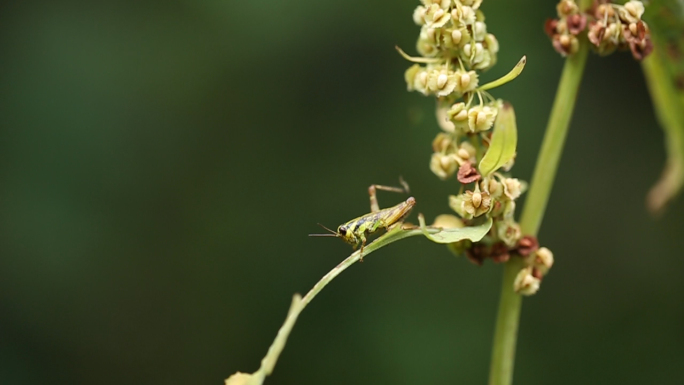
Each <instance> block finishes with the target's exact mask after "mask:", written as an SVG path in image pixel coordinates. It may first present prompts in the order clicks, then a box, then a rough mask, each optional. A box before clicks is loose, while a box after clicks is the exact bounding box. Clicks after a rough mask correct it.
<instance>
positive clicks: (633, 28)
mask: <svg viewBox="0 0 684 385" xmlns="http://www.w3.org/2000/svg"><path fill="white" fill-rule="evenodd" d="M629 32H630V33H631V34H632V35H634V36H636V35H637V32H638V29H637V25H636V23H629Z"/></svg>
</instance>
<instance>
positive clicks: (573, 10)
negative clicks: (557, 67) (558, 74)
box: [544, 0, 653, 60]
mask: <svg viewBox="0 0 684 385" xmlns="http://www.w3.org/2000/svg"><path fill="white" fill-rule="evenodd" d="M556 9H557V11H558V19H549V20H547V21H546V25H545V28H544V29H545V31H546V33H547V34H548V35H549V36H550V37H551V41H552V42H553V47H554V48H555V49H556V51H558V52H559V53H560V54H561V55H563V56H567V55H572V54H573V53H575V52H577V49H578V48H579V42H578V40H577V39H578V37H577V36H578V35H579V34H580V32H582V31H583V30H584V29H585V28H586V29H587V38H588V39H589V41H590V42H591V44H592V47H593V48H594V50H595V51H596V52H598V53H599V54H600V55H608V54H611V53H613V52H615V50H623V51H626V50H630V51H631V52H632V56H634V58H635V59H636V60H642V59H644V58H645V57H646V56H648V54H650V53H651V51H653V43H652V42H651V37H650V32H649V29H648V25H647V24H646V23H645V22H644V21H642V20H641V16H642V15H643V14H644V4H643V3H642V2H641V1H636V0H632V1H628V2H627V3H625V4H624V5H619V4H612V3H611V2H610V1H608V0H603V1H599V2H596V3H594V6H593V7H592V8H591V9H590V10H589V11H588V12H587V13H586V14H583V13H581V12H580V10H579V8H578V7H577V4H576V3H575V1H574V0H561V2H560V3H558V5H557V7H556Z"/></svg>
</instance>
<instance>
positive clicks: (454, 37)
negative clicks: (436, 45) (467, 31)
mask: <svg viewBox="0 0 684 385" xmlns="http://www.w3.org/2000/svg"><path fill="white" fill-rule="evenodd" d="M462 37H463V34H462V33H461V31H459V30H458V29H455V30H453V31H451V41H453V42H454V44H455V45H458V43H460V42H461V38H462Z"/></svg>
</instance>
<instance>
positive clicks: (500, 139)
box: [478, 103, 518, 177]
mask: <svg viewBox="0 0 684 385" xmlns="http://www.w3.org/2000/svg"><path fill="white" fill-rule="evenodd" d="M517 145H518V129H517V127H516V125H515V112H514V111H513V106H511V105H510V104H508V103H503V105H502V106H501V107H500V108H499V113H498V114H497V116H496V121H495V122H494V129H493V132H492V139H491V142H490V143H489V149H488V150H487V152H486V153H485V155H484V156H483V157H482V160H481V161H480V165H479V167H478V168H479V169H480V174H482V177H487V176H489V175H490V174H491V173H493V172H494V171H496V170H498V169H499V168H500V167H502V166H503V165H505V164H506V163H508V162H509V161H511V160H512V159H513V158H514V157H515V148H516V146H517Z"/></svg>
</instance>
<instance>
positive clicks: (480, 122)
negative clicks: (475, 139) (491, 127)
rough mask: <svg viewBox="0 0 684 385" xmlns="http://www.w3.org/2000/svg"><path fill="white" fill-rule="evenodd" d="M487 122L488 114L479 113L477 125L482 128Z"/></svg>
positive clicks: (476, 120) (476, 119)
mask: <svg viewBox="0 0 684 385" xmlns="http://www.w3.org/2000/svg"><path fill="white" fill-rule="evenodd" d="M486 121H487V114H485V113H484V112H483V111H480V112H478V113H477V117H476V118H475V124H476V125H478V126H481V125H483V124H484V123H485V122H486Z"/></svg>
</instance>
